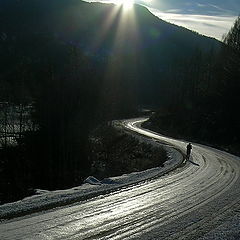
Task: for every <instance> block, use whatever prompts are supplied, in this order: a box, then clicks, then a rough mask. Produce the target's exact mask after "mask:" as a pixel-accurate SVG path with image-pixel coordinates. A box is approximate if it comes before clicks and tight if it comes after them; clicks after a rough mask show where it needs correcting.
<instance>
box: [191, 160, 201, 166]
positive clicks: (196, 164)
mask: <svg viewBox="0 0 240 240" xmlns="http://www.w3.org/2000/svg"><path fill="white" fill-rule="evenodd" d="M189 162H190V163H192V164H193V165H195V166H198V167H199V166H200V165H199V164H198V163H195V162H193V161H191V160H189Z"/></svg>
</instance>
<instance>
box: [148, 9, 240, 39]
mask: <svg viewBox="0 0 240 240" xmlns="http://www.w3.org/2000/svg"><path fill="white" fill-rule="evenodd" d="M149 11H151V12H152V13H153V14H154V15H156V16H157V17H159V18H161V19H163V20H165V21H167V22H170V23H173V24H176V25H179V26H183V27H186V28H188V29H190V30H193V31H196V32H198V33H200V34H202V35H206V36H209V37H213V38H216V39H218V40H222V37H223V35H225V34H227V33H228V31H229V30H230V29H231V27H232V26H233V23H234V21H235V20H236V18H237V16H209V15H196V14H195V15H194V14H181V13H169V12H161V11H159V10H158V9H154V8H149ZM175 12H177V11H175Z"/></svg>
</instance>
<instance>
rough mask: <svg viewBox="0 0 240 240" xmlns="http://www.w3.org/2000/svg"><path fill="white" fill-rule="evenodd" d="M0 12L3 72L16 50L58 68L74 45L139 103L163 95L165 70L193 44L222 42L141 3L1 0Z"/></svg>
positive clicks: (202, 47) (213, 46)
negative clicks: (160, 15)
mask: <svg viewBox="0 0 240 240" xmlns="http://www.w3.org/2000/svg"><path fill="white" fill-rule="evenodd" d="M114 13H115V14H114ZM0 16H1V17H0V19H1V21H0V32H1V56H2V57H1V59H2V61H1V65H2V66H4V69H5V71H3V72H2V75H3V76H4V75H7V74H9V71H10V72H12V70H13V69H14V68H15V66H16V65H17V64H19V61H21V60H20V59H19V58H18V57H16V55H17V56H21V57H22V56H24V57H25V58H31V59H33V61H34V62H35V63H36V64H37V66H36V67H37V68H41V67H42V66H41V65H43V64H44V63H45V62H46V59H51V60H50V61H51V62H53V63H54V64H55V65H57V67H58V68H62V65H63V64H64V61H65V58H66V55H67V54H68V52H67V50H66V46H74V47H76V48H78V49H80V50H81V51H82V52H83V54H85V55H86V56H88V57H89V58H91V59H92V60H93V61H94V62H95V66H96V65H97V66H99V68H101V69H102V75H103V74H104V78H105V79H110V80H108V81H113V79H115V80H114V81H115V85H114V86H113V88H115V87H116V88H119V94H120V95H122V94H126V95H128V94H130V92H132V91H134V92H135V95H136V96H135V99H134V101H136V102H137V103H138V104H147V103H155V104H159V102H162V101H163V100H166V99H163V96H164V94H163V93H164V90H163V88H164V86H165V85H166V79H167V78H168V77H169V71H171V74H172V71H176V70H172V66H175V65H176V63H178V62H182V59H187V58H190V57H191V56H192V55H193V54H194V53H195V52H196V50H198V51H201V52H203V53H207V52H208V51H210V50H213V51H217V50H218V49H219V47H220V43H219V42H218V41H216V40H214V39H211V38H208V37H204V36H201V35H199V34H197V33H195V32H192V31H189V30H187V29H185V28H183V27H179V26H176V25H172V24H170V23H167V22H165V21H163V20H161V19H158V18H157V17H155V16H154V15H152V14H151V13H150V12H149V11H148V10H147V9H146V8H144V7H142V6H139V5H135V7H134V11H133V12H129V13H123V10H122V9H118V10H116V6H114V5H112V4H100V3H86V2H82V1H80V0H52V1H47V0H41V1H40V0H25V1H18V0H8V1H7V0H2V1H0ZM10 49H11V50H10ZM43 58H45V60H44V63H42V60H41V59H43ZM6 59H8V60H9V61H6ZM39 61H41V63H39ZM109 69H110V70H109ZM121 88H124V90H122V91H121V90H120V89H121ZM126 89H129V91H126ZM109 91H110V92H111V91H113V92H114V91H115V90H113V89H111V90H109ZM123 92H124V93H123ZM156 96H157V97H156ZM159 96H162V99H161V98H159ZM123 98H124V97H123ZM121 100H123V99H122V98H121ZM113 101H114V100H113Z"/></svg>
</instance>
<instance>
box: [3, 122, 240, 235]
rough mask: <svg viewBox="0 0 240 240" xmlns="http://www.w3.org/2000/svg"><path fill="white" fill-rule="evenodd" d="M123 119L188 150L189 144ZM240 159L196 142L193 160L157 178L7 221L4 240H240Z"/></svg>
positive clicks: (4, 227) (166, 141)
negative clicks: (86, 199)
mask: <svg viewBox="0 0 240 240" xmlns="http://www.w3.org/2000/svg"><path fill="white" fill-rule="evenodd" d="M143 121H144V119H141V120H140V119H136V120H128V121H124V125H125V127H126V128H128V129H129V130H131V131H135V132H138V133H139V134H144V135H147V136H149V137H150V138H153V139H154V140H155V141H157V140H159V141H163V142H164V143H165V144H168V145H173V146H175V147H177V148H179V149H181V150H182V151H185V147H186V142H184V141H178V140H174V139H171V138H167V137H164V136H160V135H158V134H155V133H153V132H150V131H147V130H144V129H141V128H140V127H138V126H139V125H140V123H141V122H143ZM239 169H240V160H239V158H237V157H235V156H233V155H230V154H228V153H225V152H221V151H218V150H216V149H213V148H209V147H205V146H201V145H197V144H193V154H192V157H191V159H190V162H187V163H186V164H185V165H183V166H182V167H181V168H178V169H176V170H174V171H173V172H171V173H169V174H167V175H164V176H162V177H160V178H158V179H154V180H149V181H147V182H144V183H140V184H136V185H134V186H131V187H126V188H124V189H122V190H119V191H116V192H113V193H112V194H108V195H104V196H100V197H96V198H94V199H91V200H88V201H83V202H79V203H75V204H73V205H70V206H67V207H61V208H56V209H53V210H50V211H45V212H40V213H35V214H32V215H27V216H25V217H20V218H15V219H12V220H8V221H3V222H2V223H1V224H0V239H1V240H5V239H9V240H13V239H24V240H27V239H34V240H35V239H36V240H38V239H111V240H114V239H124V240H125V239H144V240H145V239H164V240H166V239H167V240H168V239H240V227H239V226H240V178H239Z"/></svg>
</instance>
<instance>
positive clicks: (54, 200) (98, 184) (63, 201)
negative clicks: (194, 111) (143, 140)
mask: <svg viewBox="0 0 240 240" xmlns="http://www.w3.org/2000/svg"><path fill="white" fill-rule="evenodd" d="M164 148H165V149H166V151H167V153H168V160H167V161H166V162H165V163H164V166H163V167H157V168H152V169H148V170H146V171H142V172H134V173H130V174H124V175H122V176H118V177H112V178H108V179H104V180H102V181H99V180H97V179H96V178H94V177H89V178H88V179H86V180H85V182H86V183H84V184H83V185H81V186H79V187H74V188H71V189H67V190H57V191H46V190H40V189H37V191H36V194H35V195H33V196H30V197H27V198H24V199H23V200H20V201H17V202H13V203H7V204H4V205H1V206H0V219H7V218H11V217H15V216H20V215H23V214H27V213H32V212H37V211H41V210H45V209H51V208H54V207H58V206H63V205H67V204H70V203H73V202H76V201H81V200H86V199H89V198H92V197H96V196H99V195H102V194H106V193H109V192H111V191H115V190H118V189H120V188H122V187H126V186H129V185H133V184H137V183H140V182H142V181H146V180H150V179H154V178H156V177H159V176H161V175H163V174H165V173H167V172H169V171H171V170H173V169H174V168H176V167H178V166H179V165H180V164H181V163H182V161H183V156H182V154H181V153H180V152H179V151H177V150H175V149H173V148H170V147H168V146H164Z"/></svg>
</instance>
